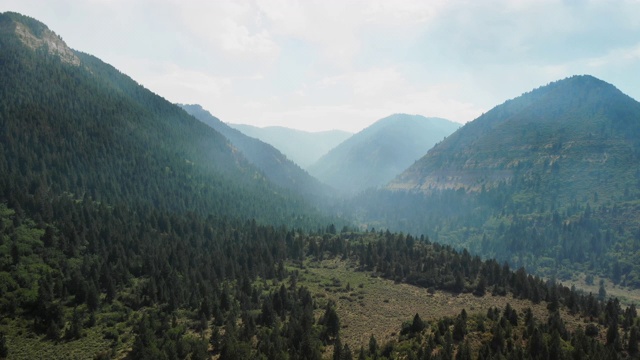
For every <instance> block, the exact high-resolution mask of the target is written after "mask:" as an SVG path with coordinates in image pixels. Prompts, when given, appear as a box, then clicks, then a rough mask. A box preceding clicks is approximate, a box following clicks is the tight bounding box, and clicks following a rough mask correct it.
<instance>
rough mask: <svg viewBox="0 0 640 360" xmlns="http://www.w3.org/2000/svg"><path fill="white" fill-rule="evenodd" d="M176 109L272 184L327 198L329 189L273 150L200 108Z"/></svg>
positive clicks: (315, 197) (184, 107) (310, 196)
mask: <svg viewBox="0 0 640 360" xmlns="http://www.w3.org/2000/svg"><path fill="white" fill-rule="evenodd" d="M179 106H180V107H182V108H183V109H184V110H185V111H186V112H187V113H189V114H191V115H192V116H194V117H195V118H196V119H198V120H200V121H202V122H203V123H205V124H207V125H209V126H211V127H212V128H213V129H215V130H216V131H218V132H219V133H221V134H222V135H224V136H225V137H226V138H227V139H229V141H230V142H231V144H232V145H233V146H234V147H236V148H237V149H238V150H240V151H241V152H242V154H243V155H244V156H245V157H246V158H247V160H249V162H251V163H252V164H254V165H255V166H256V167H257V168H258V169H260V170H261V171H262V172H263V173H264V174H265V176H266V177H267V179H269V180H271V182H273V183H274V184H276V185H279V186H281V187H283V188H285V189H292V190H294V191H296V192H298V193H300V194H302V195H305V196H307V197H308V198H309V199H314V200H320V199H321V198H324V197H327V196H329V194H330V189H329V187H328V186H326V185H323V184H321V183H320V182H319V181H318V180H317V179H315V178H313V177H312V176H311V175H309V174H308V173H307V172H306V171H304V170H302V169H301V168H300V167H299V166H298V165H296V164H294V163H293V162H292V161H291V160H289V159H287V157H286V156H284V155H283V154H282V153H281V152H280V151H278V150H277V149H276V148H274V147H273V146H271V145H269V144H267V143H264V142H262V141H260V140H258V139H255V138H252V137H249V136H247V135H245V134H243V133H242V132H240V131H239V130H236V129H234V128H232V127H230V126H229V125H227V124H225V123H223V122H222V121H220V120H219V119H218V118H216V117H215V116H213V115H211V113H209V112H208V111H206V110H205V109H203V108H202V107H201V106H200V105H179Z"/></svg>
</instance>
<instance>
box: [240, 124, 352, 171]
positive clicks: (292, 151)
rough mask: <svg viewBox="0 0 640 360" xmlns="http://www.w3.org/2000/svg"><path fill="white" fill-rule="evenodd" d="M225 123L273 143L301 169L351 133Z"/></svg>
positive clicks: (305, 167)
mask: <svg viewBox="0 0 640 360" xmlns="http://www.w3.org/2000/svg"><path fill="white" fill-rule="evenodd" d="M227 125H229V126H230V127H232V128H235V129H238V130H240V131H241V132H242V133H244V134H246V135H248V136H251V137H254V138H256V139H260V140H262V141H264V142H265V143H267V144H271V145H273V146H274V147H275V148H276V149H278V150H280V151H281V152H282V153H283V154H285V155H286V156H287V158H289V159H291V160H292V161H293V162H295V163H296V164H298V165H299V166H300V167H302V168H303V169H307V168H308V167H309V166H310V165H311V164H313V163H314V162H316V161H317V160H318V159H319V158H320V157H322V155H324V154H326V153H327V152H329V150H331V149H333V148H334V147H336V146H337V145H338V144H340V143H341V142H343V141H344V140H346V139H348V138H349V137H350V136H351V135H352V134H351V133H349V132H346V131H342V130H328V131H319V132H308V131H302V130H296V129H290V128H286V127H282V126H266V127H257V126H252V125H246V124H232V123H229V124H227Z"/></svg>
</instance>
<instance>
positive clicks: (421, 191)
mask: <svg viewBox="0 0 640 360" xmlns="http://www.w3.org/2000/svg"><path fill="white" fill-rule="evenodd" d="M638 139H640V103H638V102H637V101H635V100H634V99H632V98H630V97H628V96H626V95H625V94H623V93H621V92H620V91H619V90H618V89H616V88H615V87H614V86H612V85H610V84H608V83H606V82H603V81H601V80H599V79H596V78H594V77H591V76H574V77H571V78H567V79H564V80H560V81H557V82H554V83H551V84H549V85H547V86H543V87H541V88H538V89H536V90H533V91H531V92H530V93H526V94H524V95H522V96H520V97H518V98H515V99H513V100H509V101H506V102H505V103H504V104H502V105H499V106H496V107H495V108H493V109H492V110H491V111H489V112H487V113H485V114H484V115H482V116H481V117H479V118H477V119H476V120H474V121H472V122H470V123H467V124H466V125H465V126H463V127H462V128H461V129H459V130H458V131H457V132H455V133H454V134H452V135H451V136H449V137H448V138H447V139H445V140H444V141H443V142H442V143H440V144H438V145H437V146H435V147H434V148H433V149H431V150H430V151H429V152H428V153H427V154H426V155H425V156H424V157H423V158H421V159H420V160H419V161H417V162H416V163H415V164H414V165H412V166H411V167H410V168H409V169H407V170H406V171H405V172H404V173H402V174H401V175H400V176H398V177H397V178H396V179H394V181H393V182H391V183H390V184H389V185H388V187H387V190H386V191H381V192H379V193H378V194H376V195H375V196H372V195H371V194H368V195H367V196H369V199H367V196H363V197H362V198H361V200H362V202H361V203H359V204H358V205H357V208H358V209H360V211H362V213H363V214H367V215H364V216H363V219H364V218H366V219H368V220H369V221H372V222H373V223H376V222H378V221H380V223H379V224H378V225H379V226H380V225H382V224H384V225H386V226H391V227H392V228H394V229H396V230H403V231H412V232H418V233H422V232H426V233H429V234H430V235H431V236H432V237H433V238H434V239H437V240H438V241H443V242H446V243H450V244H455V245H456V246H465V247H467V248H469V249H470V250H473V251H475V252H477V253H480V254H483V255H485V256H496V257H498V258H500V259H504V260H508V261H510V262H511V263H512V264H513V265H514V266H521V265H524V266H527V268H528V269H529V270H531V271H538V272H540V273H543V274H546V275H548V276H558V277H561V278H564V279H567V280H569V279H571V278H572V277H574V276H576V273H579V272H587V273H594V274H601V275H605V276H608V277H610V278H611V279H613V280H614V282H616V283H621V284H625V285H627V286H633V287H638V286H640V272H638V271H639V270H640V269H639V268H638V267H637V266H636V265H635V263H636V262H635V261H634V260H633V258H634V257H635V256H637V254H638V251H640V248H639V247H638V245H637V235H638V234H639V233H640V229H639V228H638V224H637V222H636V221H635V220H633V219H635V218H636V217H637V215H638V214H639V210H640V209H639V208H638V201H637V200H638V199H639V198H640V187H639V186H638V185H639V184H640V161H639V158H638V156H639V155H640V140H638ZM382 204H384V206H386V208H383V209H384V210H380V209H377V208H376V207H380V206H383V205H382ZM371 209H376V210H371ZM436 228H437V229H438V230H437V232H434V231H433V229H436ZM429 229H431V230H429Z"/></svg>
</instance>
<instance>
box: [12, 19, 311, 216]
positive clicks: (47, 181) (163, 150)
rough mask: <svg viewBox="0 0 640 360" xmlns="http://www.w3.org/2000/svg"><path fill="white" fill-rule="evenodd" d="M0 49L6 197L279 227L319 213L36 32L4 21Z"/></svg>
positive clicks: (138, 91) (217, 137) (104, 69)
mask: <svg viewBox="0 0 640 360" xmlns="http://www.w3.org/2000/svg"><path fill="white" fill-rule="evenodd" d="M0 48H1V49H2V51H1V52H0V64H2V66H0V99H1V102H0V119H1V126H2V135H1V136H2V139H1V140H2V141H1V142H0V173H2V174H3V176H2V179H0V191H1V192H0V193H1V194H4V197H3V199H8V200H9V201H10V202H12V203H15V202H21V201H23V200H24V201H26V200H28V199H30V198H32V197H34V196H37V197H52V196H60V195H62V194H68V195H69V196H72V197H75V198H78V199H83V198H87V199H92V200H94V201H98V202H102V203H107V204H127V205H129V206H151V207H154V208H161V209H170V210H172V211H177V212H188V211H193V212H198V213H201V214H214V215H219V216H231V217H234V218H256V219H258V220H262V221H268V222H275V223H283V222H289V220H290V219H291V217H292V216H294V217H295V218H300V219H302V218H305V217H306V216H312V214H316V211H315V210H314V209H313V208H312V207H311V206H309V205H307V204H306V203H305V202H304V201H303V200H302V198H301V197H300V196H298V195H296V194H295V193H293V192H291V191H289V190H284V189H282V188H280V187H276V186H274V185H273V184H272V183H271V182H269V181H268V180H267V179H266V178H265V176H264V175H263V174H262V172H261V171H260V170H259V169H257V168H256V167H254V166H253V165H252V164H250V163H249V162H248V161H247V160H246V159H245V158H244V157H243V156H242V154H240V153H239V152H238V151H237V150H236V149H235V148H234V147H233V146H232V145H231V144H230V143H229V141H228V140H227V139H226V138H225V137H224V136H222V135H221V134H220V133H218V132H217V131H215V130H214V129H212V128H211V127H209V126H207V125H205V124H203V123H202V122H200V121H198V120H196V119H194V118H193V117H192V116H190V115H188V114H187V113H186V112H184V111H183V110H182V109H181V108H179V107H178V106H176V105H174V104H171V103H170V102H168V101H167V100H165V99H163V98H161V97H160V96H158V95H156V94H154V93H152V92H151V91H149V90H147V89H145V88H144V87H142V86H141V85H139V84H138V83H136V82H135V81H133V80H132V79H131V78H129V77H128V76H126V75H124V74H122V73H121V72H119V71H118V70H116V69H115V68H113V67H112V66H110V65H108V64H105V63H103V62H102V61H100V60H99V59H97V58H95V57H93V56H91V55H87V54H84V53H81V52H78V51H75V50H72V49H70V48H69V47H68V46H67V45H66V44H65V43H64V42H63V41H62V39H61V38H60V37H59V36H57V35H56V34H55V33H53V32H52V31H51V30H49V29H48V28H47V27H46V26H45V25H44V24H42V23H40V22H38V21H36V20H34V19H31V18H28V17H25V16H22V15H19V14H15V13H3V14H2V15H1V16H0ZM293 214H296V215H293ZM313 216H315V215H313ZM307 219H308V218H307Z"/></svg>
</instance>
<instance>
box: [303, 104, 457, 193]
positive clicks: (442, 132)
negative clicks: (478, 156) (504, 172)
mask: <svg viewBox="0 0 640 360" xmlns="http://www.w3.org/2000/svg"><path fill="white" fill-rule="evenodd" d="M459 126H460V125H459V124H457V123H454V122H451V121H448V120H445V119H439V118H425V117H423V116H420V115H406V114H395V115H391V116H389V117H386V118H384V119H381V120H378V121H377V122H376V123H374V124H373V125H371V126H369V127H367V128H366V129H364V130H362V131H360V132H359V133H357V134H355V135H353V136H352V137H350V138H349V139H347V140H345V141H344V142H342V143H341V144H340V145H338V146H337V147H335V148H334V149H332V150H331V151H330V152H328V153H327V154H326V155H324V156H323V157H322V158H320V159H319V160H318V161H317V162H316V163H314V164H313V165H312V166H310V167H309V172H310V173H311V175H313V176H315V177H316V178H318V179H320V181H323V182H325V183H326V184H329V185H331V186H333V187H335V188H336V189H339V190H341V191H343V192H345V193H357V192H359V191H362V190H364V189H367V188H370V187H377V186H382V185H384V184H386V183H387V182H388V181H390V180H392V179H393V178H394V177H395V176H396V175H398V174H399V173H400V172H402V171H403V170H405V169H406V168H407V167H408V166H409V165H411V164H412V163H413V162H414V161H416V160H418V159H419V158H420V157H421V156H422V155H424V154H425V153H426V152H427V150H429V149H430V148H431V147H432V146H433V145H435V144H436V143H437V142H438V141H441V140H442V139H443V138H444V137H446V136H447V135H449V134H451V133H452V132H453V131H455V130H456V129H457V128H458V127H459Z"/></svg>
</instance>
